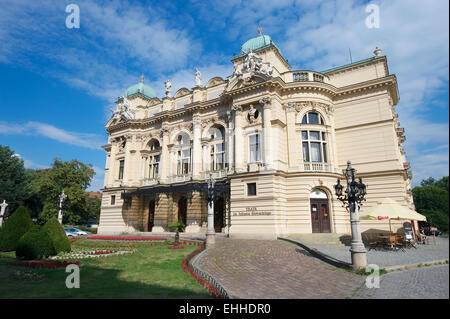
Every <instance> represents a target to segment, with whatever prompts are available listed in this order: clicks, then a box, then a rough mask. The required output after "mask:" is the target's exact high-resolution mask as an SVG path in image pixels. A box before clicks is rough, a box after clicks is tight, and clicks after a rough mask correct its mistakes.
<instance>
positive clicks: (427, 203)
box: [413, 176, 449, 231]
mask: <svg viewBox="0 0 450 319" xmlns="http://www.w3.org/2000/svg"><path fill="white" fill-rule="evenodd" d="M413 197H414V204H415V206H416V210H417V211H418V212H419V213H421V214H422V215H425V216H426V217H427V220H428V221H429V222H430V223H431V224H433V225H435V226H437V227H438V228H439V229H441V230H442V231H448V230H449V224H448V220H449V199H448V176H446V177H443V178H441V179H440V180H438V181H437V180H435V179H434V178H432V177H430V178H428V179H426V180H423V181H422V182H421V186H417V187H414V189H413Z"/></svg>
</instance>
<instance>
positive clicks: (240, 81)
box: [226, 74, 269, 92]
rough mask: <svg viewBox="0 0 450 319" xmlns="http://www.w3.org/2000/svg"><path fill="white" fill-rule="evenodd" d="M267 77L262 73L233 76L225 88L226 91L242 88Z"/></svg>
mask: <svg viewBox="0 0 450 319" xmlns="http://www.w3.org/2000/svg"><path fill="white" fill-rule="evenodd" d="M268 79H269V77H267V76H265V75H262V74H254V75H247V76H245V74H244V75H242V76H235V77H233V79H232V80H231V81H230V84H229V85H228V87H227V88H226V91H227V92H228V91H233V90H237V89H240V88H244V87H246V86H250V85H254V84H257V83H262V82H265V81H267V80H268Z"/></svg>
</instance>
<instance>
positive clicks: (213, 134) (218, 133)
mask: <svg viewBox="0 0 450 319" xmlns="http://www.w3.org/2000/svg"><path fill="white" fill-rule="evenodd" d="M208 134H209V136H210V138H211V140H210V144H209V145H210V163H211V170H212V171H217V170H222V169H224V168H225V167H226V163H225V129H224V128H223V126H220V125H217V126H213V127H211V128H210V129H209V130H208Z"/></svg>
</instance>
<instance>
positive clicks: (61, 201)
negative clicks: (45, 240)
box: [58, 190, 67, 225]
mask: <svg viewBox="0 0 450 319" xmlns="http://www.w3.org/2000/svg"><path fill="white" fill-rule="evenodd" d="M66 198H67V195H66V194H64V190H63V191H62V193H61V195H59V210H58V221H59V223H60V224H61V225H62V218H63V215H62V206H63V202H64V201H65V200H66Z"/></svg>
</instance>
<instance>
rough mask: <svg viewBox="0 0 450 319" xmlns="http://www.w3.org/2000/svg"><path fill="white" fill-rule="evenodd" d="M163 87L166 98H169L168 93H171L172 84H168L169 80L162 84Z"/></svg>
mask: <svg viewBox="0 0 450 319" xmlns="http://www.w3.org/2000/svg"><path fill="white" fill-rule="evenodd" d="M164 86H165V88H166V92H165V93H166V96H167V97H170V91H172V83H171V82H170V80H167V81H166V82H164Z"/></svg>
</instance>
